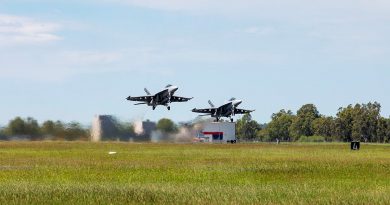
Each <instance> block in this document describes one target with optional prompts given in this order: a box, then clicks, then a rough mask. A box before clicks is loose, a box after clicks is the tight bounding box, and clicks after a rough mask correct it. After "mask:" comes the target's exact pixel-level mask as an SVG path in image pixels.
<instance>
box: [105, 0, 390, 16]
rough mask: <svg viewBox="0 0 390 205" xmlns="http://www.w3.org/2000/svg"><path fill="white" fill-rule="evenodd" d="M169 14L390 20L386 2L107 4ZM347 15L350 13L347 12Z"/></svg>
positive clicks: (145, 0)
mask: <svg viewBox="0 0 390 205" xmlns="http://www.w3.org/2000/svg"><path fill="white" fill-rule="evenodd" d="M104 1H105V2H117V3H124V4H128V5H132V6H138V7H145V8H151V9H156V10H166V11H182V12H192V13H197V14H199V13H208V14H224V15H244V16H261V17H267V16H268V17H269V16H273V17H277V16H280V17H286V16H290V17H295V18H296V17H298V18H299V17H306V16H310V15H322V14H324V12H325V13H329V14H343V13H344V14H345V13H347V14H345V15H348V14H356V15H361V14H363V15H364V14H367V12H370V11H374V12H375V13H372V14H378V12H380V13H382V14H386V15H387V16H389V14H388V11H389V8H390V2H389V1H387V0H342V1H339V0H327V1H323V0H289V1H286V0H273V1H268V0H241V1H237V0H213V1H209V0H104ZM346 11H347V12H346Z"/></svg>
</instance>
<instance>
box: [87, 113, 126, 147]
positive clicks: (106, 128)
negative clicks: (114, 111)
mask: <svg viewBox="0 0 390 205" xmlns="http://www.w3.org/2000/svg"><path fill="white" fill-rule="evenodd" d="M117 124H118V123H117V121H116V120H115V118H114V117H113V116H111V115H96V116H95V117H94V119H93V122H92V128H91V141H92V142H100V141H107V140H116V139H118V138H119V137H120V136H119V135H120V133H119V129H118V126H117Z"/></svg>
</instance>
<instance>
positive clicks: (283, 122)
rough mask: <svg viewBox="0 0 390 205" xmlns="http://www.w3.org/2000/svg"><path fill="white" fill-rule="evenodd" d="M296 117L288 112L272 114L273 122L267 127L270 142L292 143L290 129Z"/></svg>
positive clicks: (282, 111)
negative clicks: (276, 140) (277, 140)
mask: <svg viewBox="0 0 390 205" xmlns="http://www.w3.org/2000/svg"><path fill="white" fill-rule="evenodd" d="M294 119H295V116H294V115H293V113H292V112H291V111H290V110H288V111H287V112H286V111H285V110H281V111H279V112H278V113H274V114H272V121H271V122H270V123H269V124H268V125H267V134H268V136H269V139H270V140H275V139H279V140H282V141H290V140H291V135H290V131H289V129H290V127H291V124H292V122H293V121H294Z"/></svg>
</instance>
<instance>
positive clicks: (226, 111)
mask: <svg viewBox="0 0 390 205" xmlns="http://www.w3.org/2000/svg"><path fill="white" fill-rule="evenodd" d="M241 103H242V100H237V99H236V98H232V99H230V100H229V101H228V102H227V103H225V104H223V105H222V106H220V107H215V106H214V104H213V103H212V102H211V101H210V100H209V104H210V106H211V108H205V109H196V108H195V109H193V110H192V112H196V113H205V115H201V116H208V115H211V117H215V119H216V121H217V122H219V120H220V119H221V118H222V117H228V118H230V121H231V122H233V116H235V115H236V114H246V113H251V112H253V111H254V110H244V109H238V108H237V107H238V106H239V105H240V104H241Z"/></svg>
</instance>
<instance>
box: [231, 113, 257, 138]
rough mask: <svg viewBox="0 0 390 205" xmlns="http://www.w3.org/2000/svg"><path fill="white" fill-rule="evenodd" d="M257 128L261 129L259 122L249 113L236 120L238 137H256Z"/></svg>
mask: <svg viewBox="0 0 390 205" xmlns="http://www.w3.org/2000/svg"><path fill="white" fill-rule="evenodd" d="M259 130H261V127H260V125H259V123H257V122H256V121H255V120H253V119H252V116H251V114H249V113H248V114H245V115H244V116H243V117H242V118H241V119H239V120H237V125H236V134H237V138H238V139H246V140H254V139H256V138H257V132H258V131H259Z"/></svg>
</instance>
